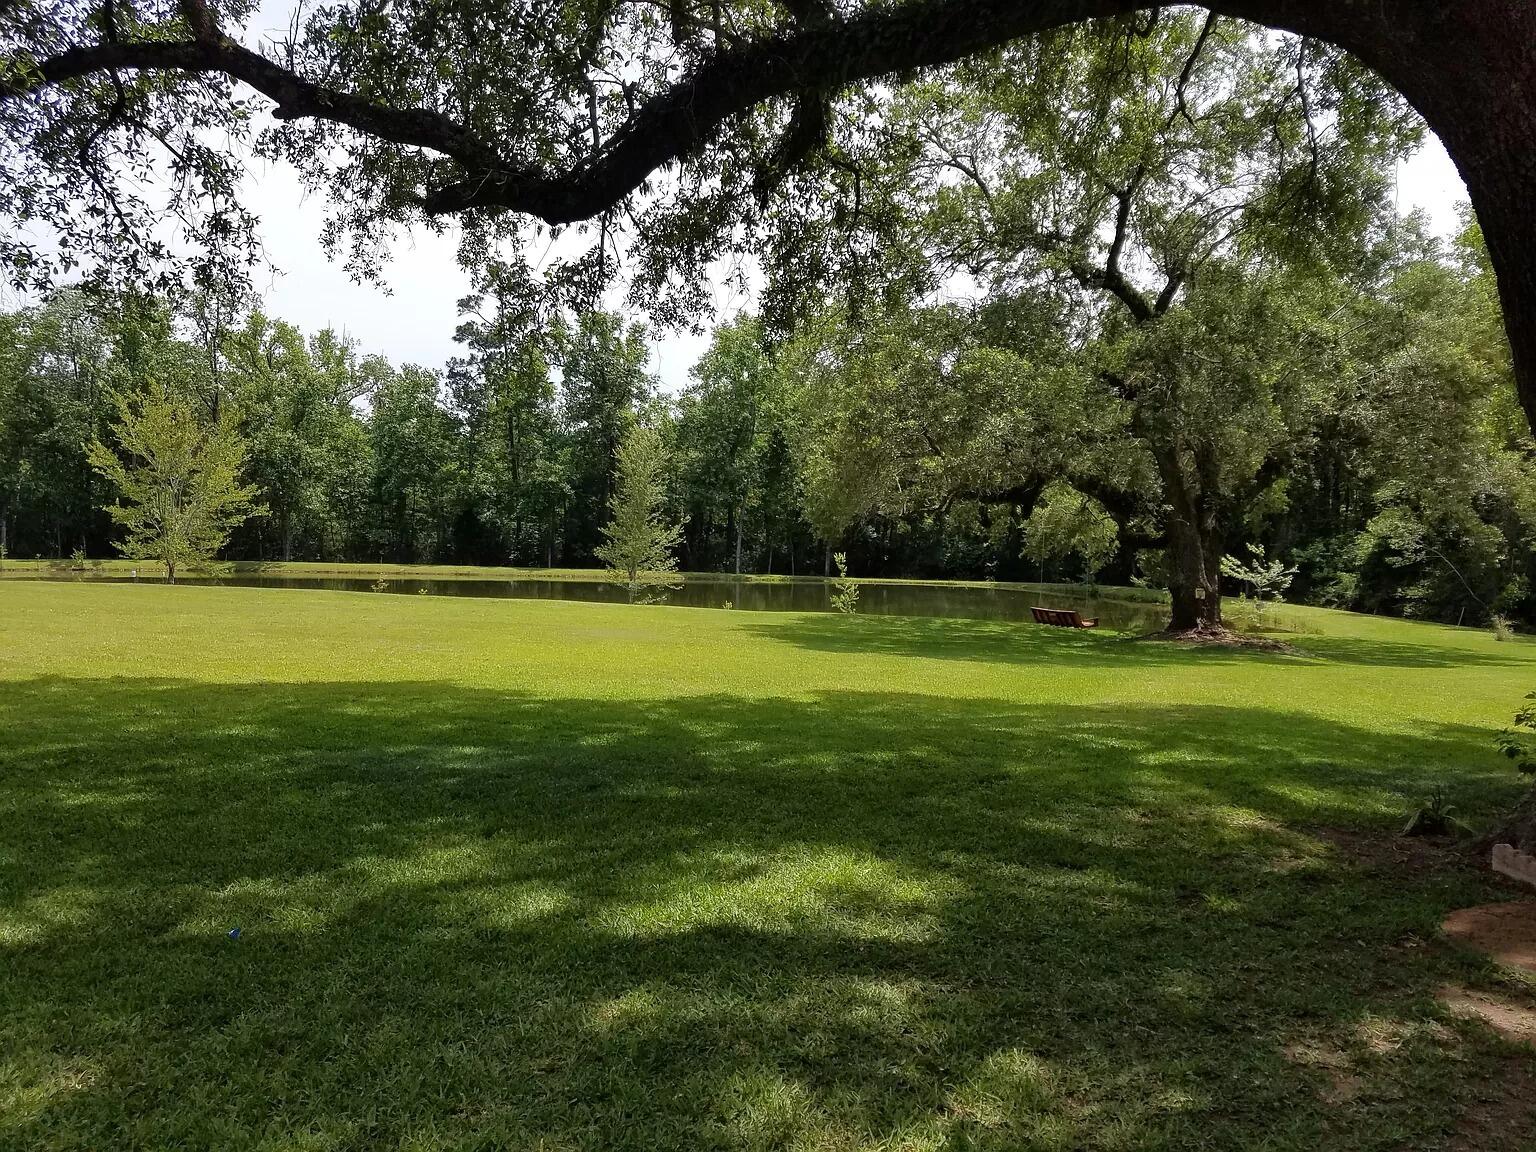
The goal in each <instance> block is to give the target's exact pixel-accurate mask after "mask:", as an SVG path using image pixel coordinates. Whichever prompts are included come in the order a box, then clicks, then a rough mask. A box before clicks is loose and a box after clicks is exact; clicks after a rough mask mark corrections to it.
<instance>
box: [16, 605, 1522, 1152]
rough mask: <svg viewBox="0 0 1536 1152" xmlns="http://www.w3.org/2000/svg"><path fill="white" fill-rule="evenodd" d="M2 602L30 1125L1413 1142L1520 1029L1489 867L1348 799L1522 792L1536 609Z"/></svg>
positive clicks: (172, 1134)
mask: <svg viewBox="0 0 1536 1152" xmlns="http://www.w3.org/2000/svg"><path fill="white" fill-rule="evenodd" d="M0 601H3V605H4V611H3V612H0V806H3V808H4V810H5V811H6V812H7V813H8V814H9V817H10V818H8V819H7V820H5V821H4V823H3V826H0V953H3V956H4V961H5V962H4V963H3V964H0V1003H3V1004H4V1005H5V1006H6V1011H5V1012H4V1013H3V1014H0V1050H3V1053H4V1059H3V1061H0V1146H4V1147H6V1148H16V1149H22V1148H26V1149H29V1150H38V1149H50V1148H85V1147H89V1148H104V1147H126V1146H139V1147H156V1148H160V1147H170V1146H212V1145H217V1146H219V1147H220V1148H224V1149H241V1148H256V1147H273V1146H279V1145H287V1144H300V1145H302V1146H307V1147H310V1148H314V1149H317V1150H320V1149H327V1150H328V1149H341V1148H358V1147H362V1146H381V1145H388V1146H391V1147H394V1146H405V1147H409V1146H413V1145H414V1146H416V1147H422V1148H466V1149H467V1148H472V1147H478V1148H484V1147H487V1146H500V1147H536V1146H538V1144H539V1143H540V1142H541V1141H542V1142H543V1143H544V1144H546V1145H549V1146H558V1147H562V1148H572V1149H587V1148H590V1149H604V1150H611V1149H630V1148H632V1149H644V1150H646V1152H651V1150H654V1149H656V1148H663V1147H671V1148H684V1147H687V1148H697V1147H701V1146H702V1147H714V1148H723V1149H726V1148H728V1149H768V1148H781V1147H797V1148H804V1149H817V1150H820V1149H826V1150H828V1152H830V1150H832V1149H846V1148H850V1147H864V1148H890V1149H896V1148H904V1149H939V1148H954V1147H957V1146H958V1147H967V1146H969V1147H976V1148H990V1149H996V1150H998V1152H1002V1150H1004V1149H1009V1150H1012V1149H1018V1148H1027V1147H1037V1148H1060V1149H1078V1148H1105V1149H1109V1148H1118V1149H1125V1148H1150V1147H1167V1148H1189V1147H1195V1146H1206V1147H1220V1148H1250V1147H1259V1146H1264V1147H1272V1148H1277V1149H1286V1148H1295V1149H1316V1148H1328V1149H1387V1148H1426V1149H1428V1148H1437V1147H1444V1146H1445V1144H1446V1143H1447V1141H1449V1140H1451V1138H1452V1135H1453V1134H1454V1133H1455V1132H1457V1130H1458V1128H1459V1127H1460V1125H1461V1124H1463V1123H1464V1122H1466V1121H1465V1117H1466V1116H1467V1114H1468V1113H1469V1111H1470V1110H1472V1109H1475V1108H1476V1107H1478V1102H1479V1101H1481V1100H1484V1099H1486V1098H1487V1097H1488V1096H1489V1095H1490V1094H1491V1093H1493V1092H1495V1091H1496V1086H1497V1085H1498V1084H1499V1083H1501V1081H1500V1073H1499V1071H1498V1070H1499V1069H1501V1068H1505V1067H1507V1065H1508V1060H1509V1056H1508V1050H1507V1049H1506V1048H1505V1047H1503V1046H1501V1045H1499V1044H1498V1043H1497V1042H1496V1041H1494V1040H1493V1039H1492V1038H1491V1036H1490V1034H1488V1033H1487V1032H1486V1031H1484V1030H1482V1029H1481V1028H1480V1027H1478V1026H1475V1025H1473V1024H1471V1023H1468V1022H1465V1021H1459V1020H1457V1019H1456V1018H1454V1017H1451V1016H1449V1015H1447V1014H1445V1013H1444V1012H1443V1011H1442V1010H1441V1009H1439V1008H1438V1007H1437V1006H1436V1003H1435V1000H1434V992H1435V989H1436V988H1438V987H1439V986H1440V985H1442V984H1445V983H1458V984H1468V985H1471V986H1473V987H1475V988H1477V989H1479V990H1483V991H1491V992H1495V993H1497V992H1498V991H1499V990H1500V988H1501V984H1500V978H1499V977H1498V976H1496V975H1495V974H1494V972H1493V971H1492V970H1491V969H1490V968H1488V967H1487V966H1485V965H1484V964H1483V963H1482V962H1481V961H1474V960H1473V959H1471V958H1470V957H1467V956H1465V955H1464V954H1462V953H1460V952H1458V951H1457V950H1455V949H1454V948H1453V947H1451V946H1450V945H1449V944H1447V943H1444V942H1440V941H1438V939H1437V936H1436V928H1437V925H1438V924H1439V922H1440V919H1441V917H1442V916H1443V915H1444V913H1445V912H1446V911H1447V910H1449V909H1451V908H1456V907H1461V906H1464V905H1468V904H1473V903H1476V902H1478V901H1479V900H1485V899H1498V898H1501V891H1502V890H1500V889H1497V888H1495V887H1494V886H1493V885H1492V884H1491V883H1490V882H1489V881H1488V880H1486V879H1485V878H1484V877H1483V876H1482V875H1480V874H1479V873H1477V872H1476V871H1473V870H1468V869H1454V868H1452V869H1445V870H1415V869H1403V868H1401V867H1398V866H1396V865H1395V864H1394V863H1393V862H1392V857H1391V855H1390V853H1387V854H1385V855H1383V856H1376V855H1373V850H1372V849H1370V846H1371V845H1372V844H1373V843H1375V841H1374V840H1373V837H1372V835H1371V834H1379V835H1384V836H1385V835H1390V834H1391V832H1392V831H1393V830H1394V829H1395V828H1396V827H1397V826H1398V825H1399V824H1400V823H1401V821H1402V818H1403V814H1404V813H1405V812H1406V811H1407V810H1408V809H1409V808H1410V807H1413V806H1415V805H1417V804H1419V803H1421V802H1422V801H1423V798H1424V797H1427V796H1428V795H1430V793H1431V792H1432V791H1433V789H1434V788H1435V787H1436V786H1437V785H1441V784H1444V785H1445V786H1446V787H1447V788H1448V792H1449V799H1450V802H1452V803H1454V804H1455V806H1456V808H1457V811H1458V814H1459V815H1460V816H1461V817H1462V818H1464V819H1466V820H1468V821H1471V822H1473V823H1475V824H1482V823H1484V822H1485V821H1487V820H1488V818H1489V817H1490V815H1491V814H1492V813H1494V812H1496V811H1498V810H1499V809H1500V808H1501V807H1502V806H1503V805H1504V804H1506V803H1507V802H1508V800H1509V799H1510V798H1511V797H1512V795H1513V794H1514V792H1515V791H1516V790H1517V789H1518V787H1519V785H1518V782H1517V779H1516V774H1515V773H1513V772H1511V771H1509V770H1508V768H1507V767H1506V762H1505V761H1504V760H1503V759H1502V758H1501V757H1498V756H1497V755H1496V754H1495V753H1494V750H1493V749H1492V747H1491V745H1490V741H1489V733H1490V731H1492V730H1494V729H1495V728H1497V727H1498V726H1499V725H1500V724H1501V723H1504V722H1505V721H1506V720H1507V714H1508V712H1509V710H1510V708H1511V706H1512V704H1513V702H1514V701H1517V700H1518V699H1519V697H1520V696H1521V694H1522V693H1523V692H1524V690H1525V688H1526V687H1527V685H1528V684H1529V682H1530V681H1531V679H1532V677H1533V675H1536V653H1533V650H1532V648H1531V647H1530V645H1529V644H1528V643H1526V642H1524V641H1516V642H1514V643H1504V644H1501V643H1498V642H1496V641H1495V640H1494V639H1493V638H1492V637H1491V636H1488V635H1486V634H1479V633H1475V632H1471V631H1467V630H1459V631H1456V630H1451V629H1446V628H1441V627H1437V626H1432V625H1428V624H1416V623H1405V622H1400V621H1385V620H1375V619H1369V618H1363V617H1349V616H1344V615H1342V614H1335V613H1329V612H1322V611H1308V610H1304V609H1300V608H1295V609H1290V610H1289V611H1292V612H1295V613H1301V614H1304V615H1305V616H1306V618H1307V621H1308V623H1309V625H1310V626H1311V627H1313V628H1315V629H1316V633H1315V634H1308V635H1306V636H1304V637H1302V638H1301V639H1300V640H1299V641H1298V643H1300V644H1301V645H1302V646H1303V647H1304V649H1305V652H1306V654H1305V655H1303V656H1300V657H1279V656H1263V655H1254V654H1251V653H1221V652H1210V651H1190V650H1187V649H1183V648H1179V647H1177V646H1173V645H1165V644H1147V643H1141V644H1137V643H1133V642H1131V641H1128V640H1126V639H1124V638H1122V637H1117V636H1115V635H1113V634H1108V635H1105V634H1094V633H1084V634H1069V633H1065V632H1062V631H1060V630H1055V629H1044V628H1036V627H1032V626H1030V625H1017V624H993V623H983V622H978V621H965V620H918V619H898V618H884V619H882V618H876V617H862V616H861V617H853V618H849V617H842V616H838V615H836V614H822V615H815V616H803V615H793V614H769V613H753V614H746V613H741V612H705V611H689V610H685V609H672V608H648V607H647V608H631V607H627V606H622V605H616V606H607V605H579V604H572V603H558V602H536V601H511V600H501V601H467V600H457V599H452V598H446V597H418V596H373V595H369V594H366V593H358V594H343V593H327V592H315V591H281V590H251V589H217V588H212V589H210V588H195V587H187V586H182V587H178V588H175V589H172V588H166V587H162V586H157V585H152V586H144V585H139V586H100V585H74V586H70V585H58V584H46V583H37V582H30V581H8V582H5V583H0ZM706 657H707V658H706ZM1380 850H1381V851H1383V852H1384V853H1385V852H1386V850H1385V849H1380ZM235 927H239V928H240V929H241V935H240V938H239V939H238V940H233V941H232V940H230V939H229V938H228V936H227V934H228V932H229V931H230V930H231V929H232V928H235ZM1517 1083H1518V1082H1517ZM1340 1084H1344V1085H1346V1086H1348V1088H1349V1091H1348V1093H1347V1095H1343V1096H1340V1095H1337V1093H1338V1092H1339V1087H1338V1086H1339V1085H1340ZM1511 1090H1512V1091H1519V1089H1518V1088H1516V1089H1511ZM1506 1134H1507V1130H1504V1129H1500V1130H1499V1131H1498V1136H1497V1138H1496V1140H1502V1139H1503V1138H1504V1136H1505V1135H1506ZM1485 1135H1486V1133H1485ZM1468 1140H1469V1142H1470V1146H1477V1144H1478V1141H1477V1139H1476V1138H1475V1136H1469V1137H1468ZM1495 1142H1496V1141H1495ZM1483 1146H1493V1144H1485V1145H1483Z"/></svg>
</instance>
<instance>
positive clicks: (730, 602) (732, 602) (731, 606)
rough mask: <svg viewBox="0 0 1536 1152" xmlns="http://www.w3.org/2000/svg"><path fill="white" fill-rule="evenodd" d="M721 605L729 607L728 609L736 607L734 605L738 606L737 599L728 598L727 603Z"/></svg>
mask: <svg viewBox="0 0 1536 1152" xmlns="http://www.w3.org/2000/svg"><path fill="white" fill-rule="evenodd" d="M720 607H722V608H727V609H729V608H734V607H736V603H735V601H732V600H727V601H726V602H725V603H723V604H721V605H720Z"/></svg>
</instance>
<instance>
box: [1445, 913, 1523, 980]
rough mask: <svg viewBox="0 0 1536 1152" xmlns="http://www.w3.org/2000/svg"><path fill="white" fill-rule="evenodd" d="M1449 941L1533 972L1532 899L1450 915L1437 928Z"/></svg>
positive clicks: (1499, 961) (1500, 961)
mask: <svg viewBox="0 0 1536 1152" xmlns="http://www.w3.org/2000/svg"><path fill="white" fill-rule="evenodd" d="M1441 927H1442V928H1443V929H1444V931H1445V934H1446V935H1447V936H1449V937H1450V938H1451V939H1452V940H1456V941H1458V942H1460V943H1462V944H1465V945H1466V946H1467V947H1469V948H1475V949H1477V950H1478V951H1479V952H1484V953H1487V954H1488V955H1489V956H1491V957H1492V958H1493V959H1494V960H1495V961H1497V962H1498V963H1500V964H1505V965H1508V966H1509V967H1511V968H1521V969H1524V970H1525V971H1526V972H1531V973H1536V900H1511V901H1509V902H1508V903H1507V904H1484V905H1481V906H1480V907H1477V908H1463V909H1461V910H1460V911H1457V912H1452V913H1451V914H1450V915H1449V916H1447V917H1446V918H1445V923H1444V924H1443V925H1442V926H1441Z"/></svg>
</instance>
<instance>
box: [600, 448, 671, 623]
mask: <svg viewBox="0 0 1536 1152" xmlns="http://www.w3.org/2000/svg"><path fill="white" fill-rule="evenodd" d="M615 462H616V464H617V471H618V475H617V477H616V481H615V484H614V490H613V495H612V497H611V498H610V499H609V501H608V510H609V512H610V513H611V518H610V519H609V521H608V523H607V524H606V525H604V527H603V537H604V540H605V542H604V543H603V544H602V546H601V547H599V548H598V549H597V558H598V559H599V560H601V561H602V562H603V563H604V564H606V565H607V566H608V570H609V571H610V572H612V573H614V574H615V575H616V576H617V577H618V578H619V579H620V580H622V581H623V583H624V585H625V587H626V588H627V589H628V590H629V599H630V601H631V602H633V601H634V600H635V598H636V595H637V593H639V592H640V590H641V588H642V587H643V586H645V585H647V584H666V583H668V581H667V577H668V576H669V575H670V574H671V573H674V572H676V571H677V558H676V557H675V556H674V555H673V554H672V550H673V549H674V548H676V547H677V544H678V542H679V541H680V540H681V539H682V537H683V526H682V524H681V523H677V522H672V521H670V520H668V519H667V518H666V515H665V508H664V506H665V503H666V463H667V460H666V446H665V445H664V444H663V443H662V440H661V435H660V433H658V432H657V431H656V430H655V429H654V428H647V427H646V426H645V425H643V424H636V425H634V426H633V427H632V428H630V430H629V432H628V433H627V434H626V435H625V437H624V439H623V441H622V442H621V443H620V444H619V450H618V453H617V455H616V461H615Z"/></svg>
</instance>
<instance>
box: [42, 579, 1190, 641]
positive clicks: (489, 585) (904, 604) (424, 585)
mask: <svg viewBox="0 0 1536 1152" xmlns="http://www.w3.org/2000/svg"><path fill="white" fill-rule="evenodd" d="M12 578H21V577H12ZM35 578H37V579H45V580H77V581H86V582H91V583H99V582H107V583H124V582H128V581H131V580H132V579H133V577H131V576H128V575H124V574H121V573H116V572H111V573H107V572H47V573H39V574H38V576H37V577H35ZM156 582H157V581H156ZM178 583H181V584H193V585H227V586H233V587H242V588H320V589H326V590H329V591H334V592H374V593H381V592H382V593H397V594H408V595H421V594H426V595H432V596H482V597H483V596H492V597H511V598H515V599H525V600H581V601H588V602H597V603H623V602H624V601H626V600H627V599H628V593H627V591H626V589H625V588H624V587H623V586H622V585H620V584H614V583H609V582H608V581H605V580H603V579H601V578H600V577H598V576H596V575H594V577H593V578H592V579H590V580H582V579H574V580H573V579H558V580H554V579H539V578H537V577H526V578H525V577H518V578H516V579H487V578H478V577H447V578H433V577H419V576H385V577H382V578H377V577H372V576H319V575H314V576H311V575H285V574H282V573H277V572H271V573H266V572H234V573H230V574H226V575H220V576H184V577H182V578H181V579H180V580H179V581H178ZM1116 591H1117V590H1116V589H1099V590H1097V591H1096V592H1090V591H1089V590H1088V589H1083V588H1075V587H1073V586H1071V585H1060V584H1051V585H1035V584H967V585H957V584H944V583H931V584H926V583H918V582H912V583H906V582H884V581H878V580H872V581H861V582H860V583H859V611H860V612H861V613H866V614H869V615H875V616H952V617H962V618H966V619H973V620H1029V619H1030V612H1029V610H1030V608H1031V607H1033V606H1035V605H1041V606H1043V607H1047V608H1075V609H1077V610H1078V611H1079V612H1081V613H1082V614H1083V615H1084V616H1085V617H1098V618H1099V621H1100V626H1101V627H1104V628H1111V629H1114V630H1116V631H1139V632H1152V631H1155V630H1157V629H1159V628H1161V627H1162V626H1163V625H1164V624H1165V623H1166V620H1167V615H1166V614H1167V608H1166V606H1165V605H1163V604H1161V603H1159V602H1157V601H1155V600H1151V599H1147V598H1137V597H1136V595H1135V593H1134V592H1126V593H1125V594H1123V595H1120V596H1116V595H1115V592H1116ZM832 593H833V588H832V585H831V583H830V582H825V581H822V580H818V579H805V578H801V579H791V580H752V579H747V578H738V577H733V576H728V575H727V576H713V575H689V576H685V577H681V578H680V583H678V584H676V585H674V586H672V587H669V588H655V589H648V590H647V591H646V596H647V597H648V599H649V600H650V601H651V602H653V603H660V604H671V605H674V606H678V607H685V608H717V609H718V608H724V607H726V606H727V605H729V606H730V607H732V608H737V609H742V610H745V611H749V612H831V611H833V608H832Z"/></svg>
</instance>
